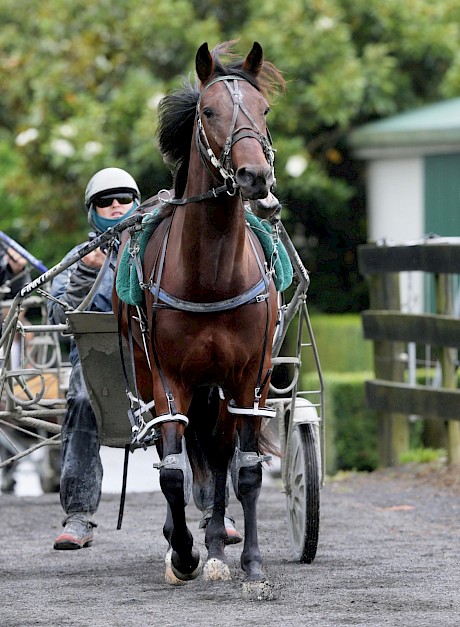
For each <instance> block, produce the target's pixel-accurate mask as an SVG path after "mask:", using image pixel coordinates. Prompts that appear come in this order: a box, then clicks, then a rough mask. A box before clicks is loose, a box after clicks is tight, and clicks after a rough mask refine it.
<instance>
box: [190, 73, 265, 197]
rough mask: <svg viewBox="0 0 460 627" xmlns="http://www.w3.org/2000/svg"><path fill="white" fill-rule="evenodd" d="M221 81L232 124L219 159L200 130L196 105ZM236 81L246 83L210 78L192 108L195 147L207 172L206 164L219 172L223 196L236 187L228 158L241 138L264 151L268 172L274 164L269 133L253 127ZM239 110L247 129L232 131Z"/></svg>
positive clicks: (251, 118)
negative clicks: (223, 184)
mask: <svg viewBox="0 0 460 627" xmlns="http://www.w3.org/2000/svg"><path fill="white" fill-rule="evenodd" d="M219 81H222V82H223V83H224V85H225V87H226V88H227V89H228V91H229V93H230V96H231V98H232V102H233V115H232V121H231V123H230V128H229V131H228V135H227V139H226V140H225V144H224V148H223V150H222V154H221V155H220V159H218V158H217V157H216V155H215V154H214V151H213V149H212V148H211V146H210V144H209V141H208V138H207V136H206V132H205V130H204V126H203V122H202V120H201V113H200V105H201V98H202V96H203V94H204V93H205V92H206V91H207V90H208V89H209V88H210V87H211V86H212V85H214V84H215V83H218V82H219ZM238 81H245V82H248V81H246V79H244V78H242V77H241V76H236V75H230V76H218V77H217V78H215V79H213V80H212V81H211V82H210V83H208V84H207V85H206V86H205V87H204V88H203V90H202V92H201V93H200V96H199V98H198V102H197V105H196V135H195V140H196V146H197V149H198V152H199V155H200V157H201V160H202V162H203V163H204V165H205V166H206V168H207V169H208V171H209V172H210V173H211V174H212V175H213V176H214V174H213V173H212V171H211V170H210V168H209V163H211V165H213V166H214V168H216V170H217V171H218V172H219V173H220V175H221V176H222V178H223V179H224V181H225V182H226V184H227V193H228V194H230V195H231V196H233V195H234V194H235V193H236V190H237V188H238V184H237V183H236V181H235V173H234V171H233V165H232V156H231V151H232V147H233V146H234V145H235V144H236V143H237V142H238V141H240V139H243V138H245V137H253V138H254V139H256V140H257V141H258V142H259V144H260V145H261V146H262V150H263V151H264V155H265V158H266V159H267V162H268V164H269V166H270V168H271V169H272V172H273V170H274V161H275V153H274V150H273V148H272V142H271V137H270V133H269V132H268V129H267V135H264V134H263V133H262V132H261V131H260V129H259V127H258V126H257V123H256V121H255V120H254V118H253V116H252V115H251V113H250V112H249V111H248V109H247V107H246V106H245V104H244V102H243V94H242V93H241V91H240V90H239V86H238ZM240 110H241V111H242V112H243V113H244V115H245V116H246V117H247V119H248V120H249V122H250V124H251V125H250V126H249V125H248V126H240V127H238V128H237V129H236V130H235V125H236V120H237V118H238V113H239V111H240Z"/></svg>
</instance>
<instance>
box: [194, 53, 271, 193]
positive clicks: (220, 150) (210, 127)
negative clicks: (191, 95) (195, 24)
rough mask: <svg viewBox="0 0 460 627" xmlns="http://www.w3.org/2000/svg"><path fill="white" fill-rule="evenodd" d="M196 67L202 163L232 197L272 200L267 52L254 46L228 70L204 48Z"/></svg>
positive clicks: (199, 141) (199, 142)
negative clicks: (222, 181)
mask: <svg viewBox="0 0 460 627" xmlns="http://www.w3.org/2000/svg"><path fill="white" fill-rule="evenodd" d="M195 66H196V72H197V76H198V78H199V80H200V82H201V91H200V95H199V98H198V102H197V108H196V133H195V137H196V144H197V148H198V151H199V153H200V155H201V158H202V160H203V161H204V162H205V163H206V165H207V167H208V169H210V170H211V171H212V173H213V175H214V176H215V177H217V178H219V177H221V178H223V179H225V181H226V182H227V186H228V187H229V193H231V194H232V193H235V191H236V189H237V188H239V190H240V192H241V194H242V196H243V198H246V199H249V200H256V199H258V198H266V197H267V195H268V194H269V192H270V191H271V189H272V188H273V186H274V183H275V177H274V167H273V163H274V152H273V149H272V147H271V139H270V134H269V132H268V129H267V125H266V119H265V116H266V115H267V113H268V111H269V110H270V106H269V103H268V100H267V98H266V97H265V95H264V90H263V89H262V87H261V85H260V84H259V80H258V79H259V76H260V75H261V73H262V74H263V69H264V60H263V51H262V47H261V46H260V45H259V44H258V43H257V42H254V45H253V47H252V49H251V51H250V52H249V54H248V55H247V57H246V58H245V59H244V61H242V62H240V63H239V64H233V65H229V66H226V67H223V66H222V65H221V64H220V63H219V61H218V58H217V56H216V55H213V54H211V53H210V52H209V49H208V45H207V43H204V44H203V45H202V46H201V47H200V48H199V49H198V51H197V54H196V62H195ZM229 105H230V106H229Z"/></svg>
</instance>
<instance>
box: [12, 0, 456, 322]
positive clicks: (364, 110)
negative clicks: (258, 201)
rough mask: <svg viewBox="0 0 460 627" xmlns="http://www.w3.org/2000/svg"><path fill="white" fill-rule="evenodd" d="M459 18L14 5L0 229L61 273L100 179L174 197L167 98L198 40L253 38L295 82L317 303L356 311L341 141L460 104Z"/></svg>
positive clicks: (348, 171)
mask: <svg viewBox="0 0 460 627" xmlns="http://www.w3.org/2000/svg"><path fill="white" fill-rule="evenodd" d="M459 13H460V8H459V7H458V5H457V2H456V1H455V0H437V1H436V2H434V0H406V1H405V2H400V0H386V1H385V2H381V1H378V0H285V1H284V2H283V3H279V1H278V0H264V2H263V3H261V2H260V1H259V0H257V1H256V0H234V1H233V2H232V3H228V2H224V1H223V0H195V1H193V2H192V1H191V0H156V1H155V3H148V2H141V1H140V0H117V2H113V1H112V0H99V2H97V3H93V2H89V0H72V1H70V0H47V1H46V2H38V0H22V2H20V3H17V2H13V0H3V2H2V3H1V5H0V21H1V23H2V29H1V30H0V81H1V85H2V99H1V101H0V163H1V168H0V191H1V192H2V195H3V209H2V213H1V215H0V228H1V229H3V230H5V231H7V232H8V233H9V234H10V235H11V236H12V237H16V238H17V239H18V240H19V241H20V242H21V243H22V244H23V245H25V246H26V247H28V248H29V249H30V250H31V252H33V254H35V255H36V256H37V257H41V258H42V259H43V260H44V261H45V262H47V263H48V264H54V263H56V262H57V261H58V260H59V259H60V258H61V256H62V255H63V254H64V253H65V252H66V250H67V249H68V248H70V247H71V246H73V245H74V244H75V243H76V242H78V241H81V240H82V239H84V237H85V236H86V232H87V228H88V227H87V223H86V217H85V211H84V210H83V191H84V187H85V185H86V182H87V180H88V179H89V177H90V176H91V175H92V174H93V173H94V172H95V171H96V170H97V169H99V168H101V167H106V166H108V165H117V166H120V167H123V168H126V169H128V170H129V171H130V172H131V173H132V174H133V175H134V176H135V178H136V179H137V180H138V182H139V185H140V187H141V190H142V192H143V196H144V197H147V196H148V195H149V194H151V193H154V192H155V191H157V190H158V189H160V188H161V187H165V186H168V185H169V184H170V175H169V172H168V170H167V168H166V167H165V165H164V164H163V163H162V160H161V157H160V155H159V153H158V150H157V147H156V140H155V131H156V107H157V104H158V101H159V99H160V98H161V96H162V95H163V94H164V93H166V91H168V90H170V89H172V88H174V87H176V86H177V85H178V84H179V82H180V81H181V80H182V77H184V76H185V77H186V76H188V75H190V74H191V73H192V72H193V61H194V57H195V52H196V49H197V47H198V46H199V45H201V43H203V41H208V43H209V45H210V46H211V47H212V46H214V45H216V44H217V43H219V42H220V41H223V40H227V39H232V38H236V39H238V40H239V42H238V44H237V45H236V49H237V51H238V52H240V53H241V54H245V53H246V52H247V51H248V50H249V48H250V46H251V45H252V42H253V41H254V40H257V41H259V42H260V43H261V44H262V46H263V48H264V52H265V56H266V58H268V59H269V60H271V61H272V62H274V63H275V64H276V65H277V67H279V68H280V69H281V70H282V71H283V73H284V76H285V78H286V79H287V81H288V88H287V92H286V94H285V96H283V97H281V98H279V99H278V100H277V101H276V102H274V103H272V112H271V114H270V118H269V124H270V129H271V132H272V135H273V138H274V144H275V148H276V149H277V159H276V168H277V179H278V188H277V189H278V193H279V195H280V197H281V199H282V200H283V202H284V205H285V207H286V208H285V210H284V220H285V222H286V224H287V226H288V228H289V230H290V232H291V235H292V237H293V238H294V241H295V243H296V246H297V247H298V249H299V251H300V253H301V255H302V257H303V258H304V261H305V262H306V264H307V267H308V268H309V269H310V271H311V272H312V274H313V277H314V280H312V286H311V291H310V294H311V298H312V301H313V302H314V303H315V304H316V305H317V306H318V307H319V308H322V309H324V310H327V311H344V310H353V309H355V310H356V309H361V308H362V307H364V306H365V289H364V286H363V283H362V280H361V279H360V277H359V275H358V273H357V268H356V246H357V244H359V243H360V242H362V241H364V239H365V208H364V200H363V177H362V166H361V164H360V163H358V162H356V160H355V159H354V158H353V156H352V155H350V154H349V152H348V150H347V144H346V136H347V133H348V132H349V130H350V129H351V128H354V127H355V126H357V125H360V124H363V123H365V122H367V121H369V120H372V119H376V118H379V117H382V116H387V115H391V114H394V113H396V112H398V111H401V110H405V109H409V108H413V107H416V106H418V105H421V104H425V103H427V102H432V101H436V100H440V99H442V98H445V97H452V96H456V95H457V94H458V91H459V88H460V52H459V51H460V46H459V26H458V24H459V20H458V18H459V17H460V15H459ZM456 18H457V19H456Z"/></svg>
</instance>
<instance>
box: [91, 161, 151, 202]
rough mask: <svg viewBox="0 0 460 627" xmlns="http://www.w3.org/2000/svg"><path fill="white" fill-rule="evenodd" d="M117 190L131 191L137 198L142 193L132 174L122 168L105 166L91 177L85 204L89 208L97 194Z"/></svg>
mask: <svg viewBox="0 0 460 627" xmlns="http://www.w3.org/2000/svg"><path fill="white" fill-rule="evenodd" d="M112 192H113V193H117V192H131V193H132V194H133V196H134V199H135V200H140V197H141V194H140V191H139V188H138V186H137V183H136V181H135V180H134V179H133V177H132V176H131V174H128V172H126V171H125V170H122V169H121V168H104V169H103V170H99V172H96V174H94V176H92V177H91V179H90V181H89V183H88V185H87V186H86V190H85V204H86V207H87V208H88V209H89V208H90V207H91V204H92V202H93V200H94V199H95V198H96V196H100V195H101V194H110V193H112Z"/></svg>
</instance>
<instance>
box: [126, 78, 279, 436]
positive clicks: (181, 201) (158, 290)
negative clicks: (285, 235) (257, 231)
mask: <svg viewBox="0 0 460 627" xmlns="http://www.w3.org/2000/svg"><path fill="white" fill-rule="evenodd" d="M242 80H246V79H244V78H242V77H240V76H237V75H229V76H219V77H217V78H215V79H213V80H212V81H210V82H209V83H208V84H207V85H206V86H205V87H204V88H203V90H202V92H201V93H200V95H199V98H198V102H197V105H196V133H195V143H196V147H197V150H198V153H199V155H200V159H201V161H202V162H203V164H204V165H205V167H206V168H207V170H208V171H209V173H210V174H211V175H212V176H213V177H214V178H215V174H214V173H213V171H212V169H211V167H210V166H213V167H214V168H215V169H216V170H217V171H218V172H219V174H220V176H221V177H222V179H223V181H224V184H223V185H221V186H219V187H215V188H212V189H210V190H209V191H207V192H205V193H203V194H200V195H197V196H190V197H186V198H172V197H171V196H172V195H171V192H169V191H168V190H161V191H160V192H159V193H158V194H157V196H156V197H154V198H153V199H149V200H147V201H146V202H145V203H143V204H142V205H140V207H139V209H143V208H146V207H149V206H151V205H153V204H155V203H157V202H158V200H159V201H160V203H162V204H170V205H175V206H183V205H186V204H191V203H199V202H202V201H204V200H207V199H210V198H216V197H217V196H218V195H220V194H222V193H224V192H226V193H227V194H228V195H230V196H235V194H236V193H237V190H238V187H239V186H238V184H237V182H236V180H235V176H234V171H233V167H232V160H231V149H232V147H233V146H234V145H235V144H236V143H237V142H238V141H240V140H241V139H243V138H245V137H252V138H254V139H256V140H257V141H258V142H259V143H260V144H261V146H262V149H263V152H264V154H265V157H266V159H267V162H268V164H269V165H270V167H271V168H272V171H273V164H274V150H273V148H272V146H271V138H270V134H269V133H268V135H267V136H265V135H264V134H263V133H262V132H261V131H260V129H259V128H258V126H257V124H256V122H255V120H254V118H253V116H252V115H251V113H250V112H249V111H248V109H247V108H246V106H245V105H244V102H243V96H242V94H241V92H240V90H239V81H242ZM219 81H223V82H224V85H225V86H226V88H227V89H228V91H229V93H230V96H231V98H232V102H233V113H232V120H231V124H230V129H229V133H228V136H227V139H226V141H225V144H224V148H223V150H222V154H221V156H220V159H218V158H217V157H216V155H215V154H214V151H213V150H212V148H211V146H210V143H209V141H208V138H207V136H206V132H205V129H204V126H203V123H202V120H201V114H200V105H201V98H202V96H203V94H204V93H205V92H206V90H207V89H209V88H210V87H211V86H212V85H214V84H215V83H217V82H219ZM240 110H241V111H242V112H243V113H244V115H245V116H246V117H247V119H248V120H249V122H250V126H240V127H239V128H237V129H236V130H235V126H236V121H237V118H238V113H239V111H240ZM267 132H268V130H267ZM162 195H163V196H162ZM168 219H169V223H168V226H167V229H166V232H165V235H164V238H163V243H162V246H161V250H159V256H158V257H157V260H156V261H155V264H154V267H153V270H152V272H151V275H150V277H149V279H148V281H147V282H146V283H145V282H144V279H143V276H142V267H141V264H140V262H139V259H138V258H137V259H134V263H135V265H136V269H137V273H138V279H139V285H140V287H141V288H142V289H149V291H150V292H151V293H152V295H153V297H154V300H153V311H152V315H153V317H154V318H155V317H156V315H157V311H158V310H159V309H174V310H177V311H185V312H192V313H220V312H224V311H228V310H231V309H235V308H237V307H241V306H243V305H248V304H258V303H263V302H265V303H266V321H265V332H264V343H263V349H262V355H261V360H260V365H259V371H258V376H257V383H256V387H255V389H254V401H253V406H252V407H237V406H236V404H235V403H234V401H232V400H231V401H230V402H229V403H228V406H227V409H228V411H229V413H231V414H235V415H239V416H254V417H256V416H257V417H258V416H262V417H268V418H272V417H274V416H275V415H276V410H274V409H270V408H267V407H259V402H260V399H261V397H262V392H263V390H264V388H265V386H266V384H267V382H268V379H269V377H270V374H271V371H272V369H269V370H268V372H267V374H266V376H265V377H264V379H263V380H262V373H263V364H264V361H265V354H266V350H267V343H268V329H269V325H270V308H269V287H270V280H271V277H272V274H273V268H268V269H265V270H264V264H263V263H262V261H261V259H260V257H259V254H258V252H257V249H256V246H255V244H254V241H253V237H254V236H253V235H252V234H250V233H248V235H247V236H248V237H249V242H250V244H251V247H252V250H253V252H254V255H255V258H256V261H257V264H258V267H259V270H260V273H261V279H260V280H259V281H258V282H257V283H256V284H255V285H254V286H252V287H251V288H249V289H248V290H246V291H245V292H244V293H242V294H240V295H238V296H235V297H233V298H229V299H225V300H221V301H217V302H210V303H200V302H193V301H187V300H184V299H181V298H178V297H176V296H174V295H173V294H170V293H169V292H167V291H166V290H164V289H163V288H162V287H161V278H162V273H163V268H164V263H165V258H166V250H167V245H168V239H169V233H170V227H171V222H172V216H170V217H169V218H168ZM248 231H249V229H248ZM265 268H266V264H265ZM155 275H156V280H155V281H154V277H155ZM138 315H139V317H138V318H137V320H138V321H139V323H140V329H141V333H142V338H143V344H144V350H145V351H146V355H147V359H148V352H147V350H146V348H147V340H146V336H147V332H148V330H147V325H146V323H145V320H143V318H142V314H141V311H140V309H138ZM119 316H121V312H119ZM154 326H155V325H154V320H153V323H152V328H154ZM119 328H120V325H119ZM120 333H121V331H120ZM128 335H129V338H128V339H129V343H130V349H131V348H132V335H131V322H130V320H129V322H128ZM151 345H152V352H153V357H154V360H155V365H156V368H157V370H158V373H159V376H160V379H161V381H162V385H163V389H164V392H165V395H166V398H167V401H168V409H169V411H168V413H167V414H161V415H160V416H157V417H155V418H153V419H152V420H150V421H149V422H147V423H146V422H145V421H144V419H143V415H144V414H145V413H146V412H147V411H148V410H149V409H150V408H151V407H152V406H153V401H152V402H151V403H149V404H148V405H145V404H144V403H143V402H142V400H141V399H140V398H139V394H138V393H137V389H136V395H135V396H133V395H132V394H131V393H130V392H129V390H128V389H127V394H128V399H129V401H130V411H129V413H128V415H129V418H130V422H131V427H132V442H133V443H137V444H141V445H145V444H146V443H147V442H148V441H150V440H154V439H157V438H158V437H159V434H158V433H157V432H156V430H155V427H156V426H157V425H158V424H161V423H163V422H167V421H178V422H182V423H183V424H184V425H185V426H186V425H187V424H188V418H187V416H185V415H183V414H181V413H179V412H177V409H176V406H175V402H174V397H173V394H172V392H171V390H170V389H169V386H168V384H167V381H166V378H165V376H164V374H163V371H162V369H161V365H160V360H159V356H158V353H157V350H156V347H155V338H153V339H152V342H151ZM130 352H131V360H132V367H133V373H134V375H135V370H134V358H133V355H132V350H130ZM134 378H135V376H134ZM219 394H220V397H221V399H222V400H223V399H224V398H225V397H224V394H223V391H222V390H221V389H220V388H219ZM136 397H137V398H136Z"/></svg>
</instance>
